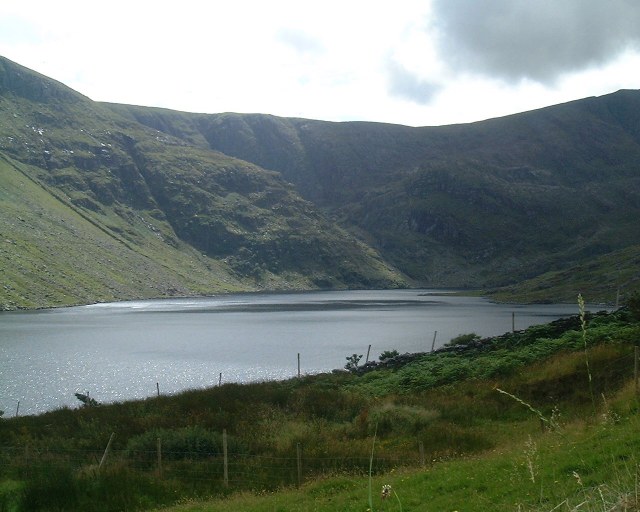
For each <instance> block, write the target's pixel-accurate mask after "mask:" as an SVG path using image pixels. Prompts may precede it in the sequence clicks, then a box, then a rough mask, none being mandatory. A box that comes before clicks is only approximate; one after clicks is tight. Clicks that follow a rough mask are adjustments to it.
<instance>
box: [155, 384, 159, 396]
mask: <svg viewBox="0 0 640 512" xmlns="http://www.w3.org/2000/svg"><path fill="white" fill-rule="evenodd" d="M156 391H157V393H158V396H160V383H159V382H156Z"/></svg>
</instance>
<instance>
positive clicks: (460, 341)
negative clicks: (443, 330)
mask: <svg viewBox="0 0 640 512" xmlns="http://www.w3.org/2000/svg"><path fill="white" fill-rule="evenodd" d="M479 339H480V335H479V334H476V333H475V332H471V333H469V334H458V335H457V336H456V337H455V338H451V340H449V342H448V343H447V345H449V346H453V345H468V344H469V343H471V342H473V341H478V340H479Z"/></svg>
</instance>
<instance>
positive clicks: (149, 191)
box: [0, 58, 640, 309]
mask: <svg viewBox="0 0 640 512" xmlns="http://www.w3.org/2000/svg"><path fill="white" fill-rule="evenodd" d="M638 162H640V92H639V91H619V92H617V93H614V94H610V95H607V96H602V97H598V98H587V99H583V100H578V101H574V102H570V103H567V104H563V105H557V106H553V107H548V108H545V109H540V110H536V111H531V112H526V113H522V114H516V115H512V116H508V117H503V118H499V119H492V120H487V121H482V122H478V123H471V124H465V125H453V126H443V127H422V128H412V127H406V126H399V125H390V124H384V123H365V122H347V123H331V122H324V121H316V120H308V119H294V118H279V117H275V116H270V115H263V114H234V113H223V114H192V113H185V112H176V111H171V110H165V109H158V108H149V107H136V106H129V105H116V104H108V103H98V102H94V101H92V100H90V99H89V98H87V97H85V96H82V95H81V94H79V93H77V92H75V91H73V90H71V89H69V88H68V87H66V86H64V85H63V84H60V83H58V82H55V81H53V80H51V79H49V78H47V77H44V76H42V75H39V74H38V73H35V72H33V71H31V70H28V69H26V68H24V67H22V66H19V65H18V64H15V63H13V62H11V61H9V60H7V59H2V58H0V207H1V210H0V268H1V269H2V275H3V283H2V288H0V308H4V309H9V308H15V307H40V306H52V305H63V304H72V303H84V302H92V301H96V300H120V299H126V298H139V297H157V296H174V295H194V294H211V293H217V292H223V291H237V290H281V289H317V288H366V287H397V286H410V285H423V286H433V287H436V286H438V287H475V288H477V287H482V288H484V289H488V288H495V289H496V293H499V294H501V295H496V296H501V297H517V298H518V299H520V300H532V299H535V300H551V299H558V298H567V299H569V300H570V299H571V298H572V297H575V295H576V294H577V292H582V293H583V294H584V295H585V296H586V297H588V298H589V299H590V300H596V299H597V300H610V301H612V300H614V298H615V296H616V293H617V292H618V290H621V291H622V293H623V294H624V293H627V292H628V291H630V290H632V289H637V288H638V287H640V285H639V284H638V283H639V277H640V273H639V271H638V268H639V267H638V255H639V254H640V227H639V225H638V222H637V219H638V214H639V213H640V171H639V169H638ZM578 276H580V277H578Z"/></svg>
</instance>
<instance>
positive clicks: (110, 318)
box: [0, 290, 601, 417]
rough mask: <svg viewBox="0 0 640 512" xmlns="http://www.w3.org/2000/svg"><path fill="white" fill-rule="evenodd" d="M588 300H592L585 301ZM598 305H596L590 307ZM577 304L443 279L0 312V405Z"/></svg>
mask: <svg viewBox="0 0 640 512" xmlns="http://www.w3.org/2000/svg"><path fill="white" fill-rule="evenodd" d="M590 309H593V308H590ZM599 309H601V308H599ZM577 312H578V308H577V305H570V304H569V305H566V304H559V305H505V304H494V303H492V302H490V301H488V300H486V299H483V298H479V297H461V296H456V295H453V294H450V293H447V292H442V291H433V290H432V291H429V290H392V291H340V292H310V293H288V294H239V295H222V296H218V297H210V298H197V299H164V300H149V301H132V302H118V303H109V304H96V305H90V306H80V307H72V308H63V309H53V310H41V311H29V312H4V313H0V410H4V411H5V416H6V417H7V416H13V415H15V413H16V409H17V407H18V401H19V402H20V405H19V413H20V414H21V415H22V414H36V413H40V412H44V411H47V410H51V409H55V408H59V407H62V406H71V407H76V406H78V405H80V402H79V401H78V400H77V399H76V398H75V396H74V393H76V392H80V393H89V394H90V396H91V397H93V398H95V399H96V400H98V401H99V402H114V401H122V400H128V399H134V398H144V397H148V396H152V395H155V394H156V392H157V387H156V384H157V385H158V386H159V389H160V392H161V393H163V394H169V393H175V392H178V391H181V390H184V389H189V388H200V387H208V386H213V385H217V384H218V382H219V379H220V374H222V382H223V383H225V382H248V381H259V380H268V379H286V378H289V377H294V376H296V375H297V372H298V354H300V368H301V372H302V373H303V374H304V373H318V372H323V371H329V370H332V369H336V368H342V367H343V366H344V364H345V362H346V357H347V356H349V355H351V354H353V353H357V354H363V355H364V356H365V357H363V359H362V362H364V360H365V358H366V354H367V350H368V346H369V345H371V353H370V359H371V360H373V359H377V358H378V356H379V355H380V353H381V352H383V351H384V350H392V349H396V350H398V351H399V352H400V353H404V352H428V351H429V350H431V346H432V342H433V338H434V333H435V332H436V331H437V336H436V348H437V347H439V346H441V345H443V344H444V343H446V342H447V341H449V340H450V339H451V338H453V337H454V336H456V335H458V334H465V333H470V332H475V333H478V334H480V335H481V336H489V335H496V334H502V333H504V332H507V331H510V330H511V328H512V314H513V313H515V328H516V329H524V328H525V327H528V326H530V325H534V324H542V323H547V322H550V321H552V320H554V319H556V318H559V317H563V316H569V315H573V314H577Z"/></svg>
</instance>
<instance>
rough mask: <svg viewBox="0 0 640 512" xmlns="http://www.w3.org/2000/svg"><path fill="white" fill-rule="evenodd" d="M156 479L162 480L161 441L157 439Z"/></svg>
mask: <svg viewBox="0 0 640 512" xmlns="http://www.w3.org/2000/svg"><path fill="white" fill-rule="evenodd" d="M157 447H158V448H157V449H158V478H162V439H160V438H158V443H157Z"/></svg>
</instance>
